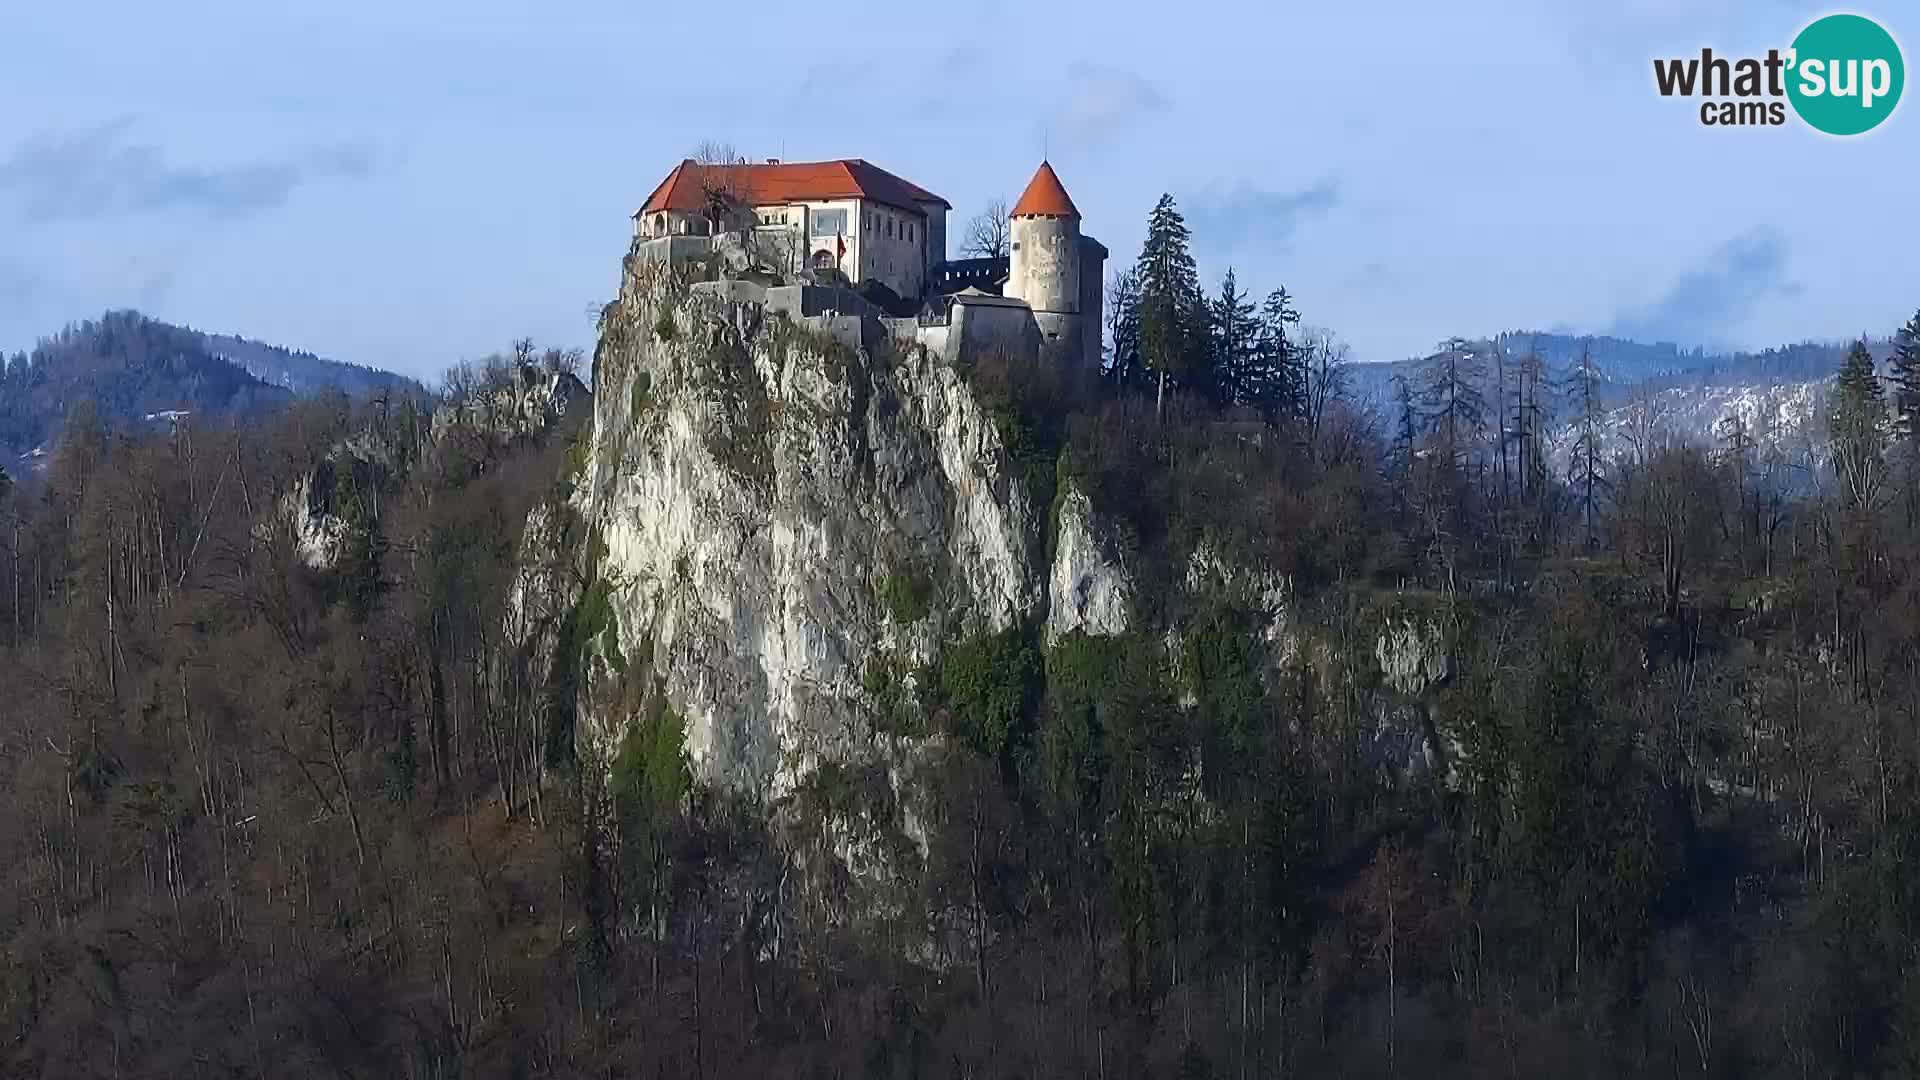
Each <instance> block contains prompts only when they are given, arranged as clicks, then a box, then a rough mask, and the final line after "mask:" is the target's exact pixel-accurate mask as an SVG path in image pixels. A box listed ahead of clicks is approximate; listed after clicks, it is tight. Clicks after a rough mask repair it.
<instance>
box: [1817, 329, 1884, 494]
mask: <svg viewBox="0 0 1920 1080" xmlns="http://www.w3.org/2000/svg"><path fill="white" fill-rule="evenodd" d="M1886 422H1887V402H1886V393H1885V392H1884V391H1883V390H1882V389H1881V388H1880V377H1879V376H1878V375H1876V374H1875V373H1874V370H1873V354H1872V353H1870V352H1868V351H1867V344H1866V342H1864V341H1856V342H1854V344H1853V348H1851V349H1849V350H1848V351H1847V358H1846V359H1845V360H1844V361H1842V362H1841V364H1840V376H1839V379H1838V380H1837V382H1836V383H1835V385H1834V388H1833V398H1832V400H1831V401H1830V402H1829V404H1828V411H1827V432H1828V434H1829V435H1830V436H1831V437H1832V439H1833V467H1834V472H1835V473H1836V474H1837V475H1838V476H1839V478H1840V484H1841V487H1842V490H1843V491H1844V493H1845V494H1846V497H1847V499H1848V501H1849V502H1851V503H1853V505H1854V506H1855V507H1856V508H1859V509H1865V508H1867V507H1869V506H1871V505H1872V503H1873V500H1874V497H1875V495H1877V494H1878V493H1879V489H1880V485H1881V482H1882V481H1883V480H1884V478H1885V467H1886V452H1887V440H1886Z"/></svg>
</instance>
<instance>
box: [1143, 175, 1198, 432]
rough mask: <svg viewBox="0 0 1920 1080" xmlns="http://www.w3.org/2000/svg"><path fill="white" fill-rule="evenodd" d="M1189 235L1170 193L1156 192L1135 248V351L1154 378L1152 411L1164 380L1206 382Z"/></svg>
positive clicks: (1160, 404)
mask: <svg viewBox="0 0 1920 1080" xmlns="http://www.w3.org/2000/svg"><path fill="white" fill-rule="evenodd" d="M1191 240H1192V235H1191V233H1189V232H1188V230H1187V222H1186V219H1185V218H1183V217H1181V216H1180V211H1179V210H1178V209H1177V208H1176V207H1175V206H1174V203H1173V196H1171V195H1162V196H1160V201H1159V203H1157V204H1156V205H1155V206H1154V208H1153V214H1152V215H1151V216H1150V217H1148V219H1147V242H1146V244H1145V246H1144V247H1142V248H1141V251H1140V264H1139V268H1138V273H1139V276H1140V357H1141V361H1142V363H1143V364H1144V365H1145V367H1147V368H1148V369H1149V370H1151V371H1152V372H1153V373H1154V375H1155V378H1156V379H1157V380H1158V384H1159V385H1158V389H1157V391H1156V399H1155V405H1154V411H1155V414H1156V415H1158V414H1159V412H1160V410H1161V409H1162V408H1164V407H1165V404H1166V394H1167V385H1168V383H1170V382H1171V383H1172V384H1174V385H1175V386H1186V385H1189V384H1191V383H1196V382H1197V383H1201V384H1204V383H1205V382H1206V376H1205V373H1204V372H1201V371H1198V370H1196V369H1198V368H1199V367H1200V366H1201V365H1202V363H1203V362H1204V357H1205V337H1204V334H1203V333H1200V332H1199V331H1201V329H1202V328H1203V324H1201V323H1199V322H1198V319H1197V316H1199V315H1200V314H1201V313H1202V312H1204V311H1205V301H1204V300H1203V299H1202V297H1201V294H1200V274H1199V271H1198V270H1197V269H1196V268H1195V267H1194V262H1193V252H1192V250H1191Z"/></svg>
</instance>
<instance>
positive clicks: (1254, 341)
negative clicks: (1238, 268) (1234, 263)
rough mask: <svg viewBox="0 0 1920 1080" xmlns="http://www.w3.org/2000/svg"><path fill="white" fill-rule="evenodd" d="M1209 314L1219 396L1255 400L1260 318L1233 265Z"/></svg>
mask: <svg viewBox="0 0 1920 1080" xmlns="http://www.w3.org/2000/svg"><path fill="white" fill-rule="evenodd" d="M1209 315H1210V316H1211V318H1210V319H1209V320H1208V321H1209V324H1210V325H1209V329H1210V330H1211V335H1210V336H1211V339H1212V340H1211V342H1210V344H1209V349H1208V351H1209V353H1210V354H1211V357H1210V362H1209V364H1208V366H1209V367H1210V368H1211V369H1212V371H1213V379H1212V383H1213V385H1212V390H1213V393H1214V396H1215V398H1216V400H1217V401H1218V402H1219V403H1220V404H1224V405H1252V404H1255V400H1254V399H1255V398H1256V397H1257V396H1258V387H1257V385H1256V383H1257V381H1258V376H1259V373H1258V370H1257V366H1258V361H1259V357H1258V355H1257V350H1258V349H1259V347H1260V322H1259V318H1258V315H1257V313H1256V312H1255V310H1254V306H1253V301H1252V300H1251V299H1249V298H1248V296H1247V293H1246V291H1245V290H1244V289H1242V288H1240V283H1239V281H1238V279H1237V278H1235V276H1234V273H1233V270H1232V268H1231V267H1229V268H1228V270H1227V276H1226V278H1225V279H1224V280H1222V281H1221V282H1220V295H1219V297H1218V298H1216V299H1215V300H1214V301H1213V302H1212V303H1211V304H1210V305H1209Z"/></svg>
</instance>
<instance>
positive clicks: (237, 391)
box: [0, 311, 426, 473]
mask: <svg viewBox="0 0 1920 1080" xmlns="http://www.w3.org/2000/svg"><path fill="white" fill-rule="evenodd" d="M0 359H5V358H0ZM333 390H337V391H340V392H342V393H345V394H347V395H348V396H350V397H357V398H366V397H371V396H375V395H377V394H379V393H382V392H392V393H398V394H409V395H411V394H419V395H423V396H424V395H425V394H426V389H425V388H424V387H422V386H421V385H420V384H419V383H417V382H415V381H413V380H412V379H408V378H405V377H404V376H400V375H394V374H391V373H389V372H384V371H375V370H373V369H371V368H365V367H360V366H358V365H354V364H343V363H339V362H336V361H331V360H323V359H321V358H320V357H317V356H314V355H313V354H311V353H303V352H295V351H293V350H290V349H284V348H280V347H278V346H274V345H268V344H265V343H263V342H257V341H251V340H248V339H245V338H240V337H235V336H232V335H223V334H207V333H203V332H201V331H198V330H193V329H190V328H187V327H181V326H174V325H172V324H170V323H165V322H161V321H159V320H157V319H150V318H148V317H146V316H144V315H142V314H140V313H139V312H137V311H110V312H107V313H106V314H104V315H102V316H101V317H100V318H98V319H90V320H87V321H85V322H81V323H76V324H73V325H70V326H68V327H67V328H66V329H64V330H62V331H61V332H59V333H58V334H55V335H53V336H52V337H49V338H45V339H43V340H42V341H41V342H40V343H39V344H38V345H36V346H35V347H34V349H33V351H32V352H30V353H19V354H16V355H14V356H13V357H12V358H11V359H7V360H6V361H5V363H4V364H3V365H0V467H10V471H13V472H16V473H19V472H22V471H30V470H31V468H32V467H33V466H34V464H36V462H37V459H38V458H39V457H40V456H42V455H43V454H44V452H45V451H46V450H47V449H48V448H50V447H51V446H52V444H53V443H54V442H55V441H56V440H57V438H58V436H59V432H60V429H61V427H62V426H63V425H64V424H65V422H66V420H67V417H68V415H69V414H70V412H71V411H72V410H73V409H74V408H76V407H78V406H81V405H83V404H86V405H90V406H91V408H92V409H93V411H94V415H95V416H97V417H98V418H99V420H100V422H101V423H102V424H104V425H105V426H107V427H108V428H110V429H118V430H128V429H133V428H137V427H140V426H141V425H144V424H152V423H171V422H177V421H178V420H180V419H182V418H183V417H184V416H187V415H194V414H201V415H205V416H208V417H210V418H218V419H222V420H246V419H249V418H252V417H255V416H258V415H261V414H263V413H266V412H270V411H272V410H275V409H279V408H282V407H284V406H285V405H286V404H287V403H289V402H291V401H292V400H294V398H295V397H297V396H303V395H310V394H315V393H323V392H327V391H333ZM22 459H26V461H25V463H24V464H25V468H22V467H21V463H22Z"/></svg>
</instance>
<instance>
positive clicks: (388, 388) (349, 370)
mask: <svg viewBox="0 0 1920 1080" xmlns="http://www.w3.org/2000/svg"><path fill="white" fill-rule="evenodd" d="M203 336H204V337H205V339H206V344H207V349H208V351H209V352H211V353H213V354H214V355H215V356H218V357H220V358H222V359H224V360H228V361H231V362H233V363H235V364H238V365H240V366H241V367H243V368H245V369H246V371H247V373H248V374H249V375H252V376H253V377H254V378H256V379H259V380H261V381H262V382H267V383H272V384H273V385H275V386H280V387H284V388H286V389H288V390H291V391H293V392H294V393H295V394H315V393H320V392H321V391H325V390H338V391H340V392H341V393H343V394H346V395H347V396H348V397H352V398H371V397H377V396H379V395H380V394H381V393H383V392H390V393H399V394H414V393H423V392H424V391H425V387H422V386H421V385H420V384H419V383H418V382H415V381H414V380H412V379H409V378H407V377H406V376H405V375H396V374H394V373H393V372H391V371H381V370H380V369H378V368H370V367H364V366H362V365H360V364H349V363H344V362H342V361H339V360H327V359H323V358H321V357H318V356H315V355H314V354H312V353H310V352H299V351H296V350H293V349H285V348H281V347H280V346H278V345H268V344H266V343H265V342H261V341H253V340H251V339H248V338H243V337H235V336H234V335H232V334H206V335H203Z"/></svg>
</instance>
